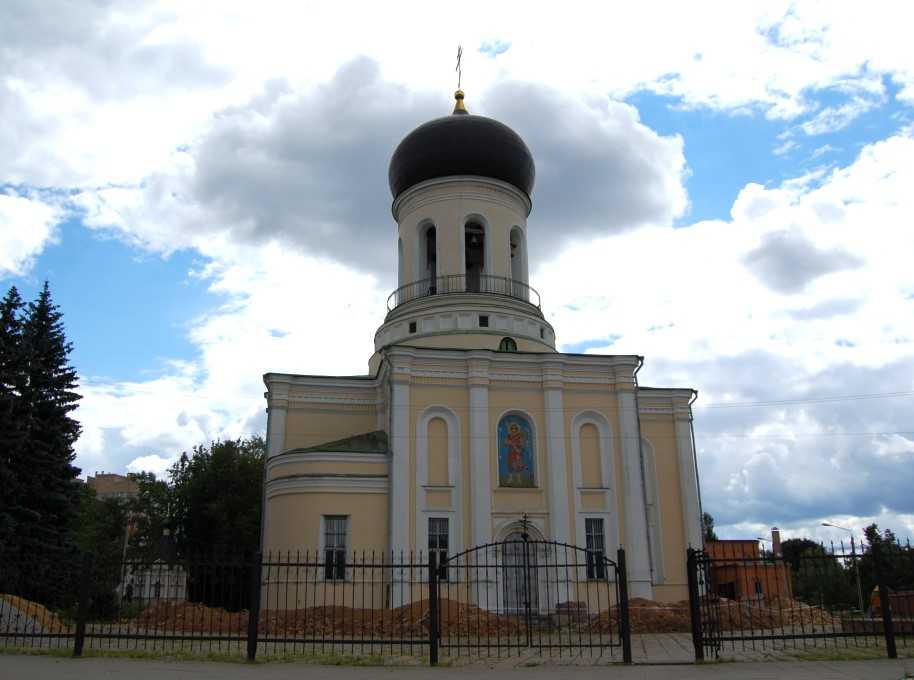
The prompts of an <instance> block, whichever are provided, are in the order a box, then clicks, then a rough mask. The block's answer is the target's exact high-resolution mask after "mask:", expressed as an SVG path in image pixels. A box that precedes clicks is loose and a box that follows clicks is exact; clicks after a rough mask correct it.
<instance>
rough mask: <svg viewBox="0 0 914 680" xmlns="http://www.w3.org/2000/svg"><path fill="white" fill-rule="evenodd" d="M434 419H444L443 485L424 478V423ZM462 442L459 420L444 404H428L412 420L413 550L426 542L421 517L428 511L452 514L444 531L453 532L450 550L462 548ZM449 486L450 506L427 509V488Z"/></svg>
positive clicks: (426, 527) (425, 476)
mask: <svg viewBox="0 0 914 680" xmlns="http://www.w3.org/2000/svg"><path fill="white" fill-rule="evenodd" d="M435 418H440V419H441V420H443V421H444V424H445V427H447V479H448V483H447V486H446V487H442V486H441V485H438V484H431V483H430V482H429V479H428V426H429V423H431V421H432V420H433V419H435ZM462 450H463V449H462V445H461V441H460V419H459V418H458V417H457V414H456V413H454V411H452V410H451V409H450V408H448V407H447V406H440V405H435V406H429V407H428V408H426V409H424V410H423V411H422V412H421V413H420V414H419V417H418V419H417V421H416V485H417V489H416V549H417V550H424V549H425V548H423V547H421V546H425V545H426V544H427V543H428V521H427V519H426V520H423V517H427V516H428V515H429V513H432V514H434V513H440V514H442V515H443V514H449V516H450V515H451V514H452V515H453V521H452V522H449V523H448V531H450V530H451V525H453V530H454V532H455V534H454V537H455V539H456V540H455V541H454V543H453V544H451V545H452V546H453V548H452V549H453V550H454V551H456V552H459V551H460V550H462V545H463V541H462V540H461V538H462V536H463V484H462V479H461V478H462V474H461V468H462V467H463V466H462V465H461V461H462V458H463V455H462ZM442 488H449V489H450V492H451V493H450V496H451V505H450V508H448V509H444V510H443V509H440V508H429V507H428V501H427V498H426V494H427V491H428V490H429V489H442Z"/></svg>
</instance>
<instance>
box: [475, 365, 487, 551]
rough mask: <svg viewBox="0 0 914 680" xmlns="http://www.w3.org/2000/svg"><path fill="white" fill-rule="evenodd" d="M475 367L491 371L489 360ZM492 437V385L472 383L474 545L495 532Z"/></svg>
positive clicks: (482, 542)
mask: <svg viewBox="0 0 914 680" xmlns="http://www.w3.org/2000/svg"><path fill="white" fill-rule="evenodd" d="M474 368H475V370H478V371H483V372H486V373H487V372H488V363H486V364H485V365H483V366H480V365H477V366H475V367H474ZM491 466H492V439H490V438H489V387H488V385H470V476H471V479H472V483H471V484H470V495H471V499H472V500H471V507H472V526H473V530H472V532H471V534H470V535H471V537H472V540H473V544H474V545H484V544H485V543H488V542H489V540H490V538H491V531H492V467H491Z"/></svg>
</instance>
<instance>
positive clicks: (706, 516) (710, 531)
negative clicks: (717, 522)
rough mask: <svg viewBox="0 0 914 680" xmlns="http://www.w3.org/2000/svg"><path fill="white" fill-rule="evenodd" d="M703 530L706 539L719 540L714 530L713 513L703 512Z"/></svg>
mask: <svg viewBox="0 0 914 680" xmlns="http://www.w3.org/2000/svg"><path fill="white" fill-rule="evenodd" d="M701 530H702V533H703V534H704V537H705V540H706V541H716V540H717V534H716V533H715V532H714V518H713V517H712V516H711V513H708V512H703V513H702V514H701Z"/></svg>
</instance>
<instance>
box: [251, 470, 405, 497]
mask: <svg viewBox="0 0 914 680" xmlns="http://www.w3.org/2000/svg"><path fill="white" fill-rule="evenodd" d="M309 491H310V492H321V493H349V494H351V493H381V494H386V493H387V491H388V479H387V476H386V475H385V476H383V477H331V476H329V475H328V476H320V477H280V478H279V479H271V480H270V481H268V482H267V498H274V497H276V496H284V495H287V494H299V493H307V492H309Z"/></svg>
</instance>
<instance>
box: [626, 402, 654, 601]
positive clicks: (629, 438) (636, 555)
mask: <svg viewBox="0 0 914 680" xmlns="http://www.w3.org/2000/svg"><path fill="white" fill-rule="evenodd" d="M618 395H619V427H620V434H621V440H622V474H623V476H624V477H625V479H624V489H623V491H624V494H625V495H624V497H625V544H624V546H623V547H624V548H625V558H626V566H627V568H628V584H629V588H628V595H629V597H643V598H646V599H649V600H650V599H653V588H652V587H651V561H650V552H649V550H648V543H647V542H648V535H647V511H646V508H645V507H644V475H643V472H642V467H641V432H640V431H639V427H638V413H637V411H636V409H637V402H636V401H635V394H634V392H632V391H630V390H623V391H620V392H619V393H618Z"/></svg>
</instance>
